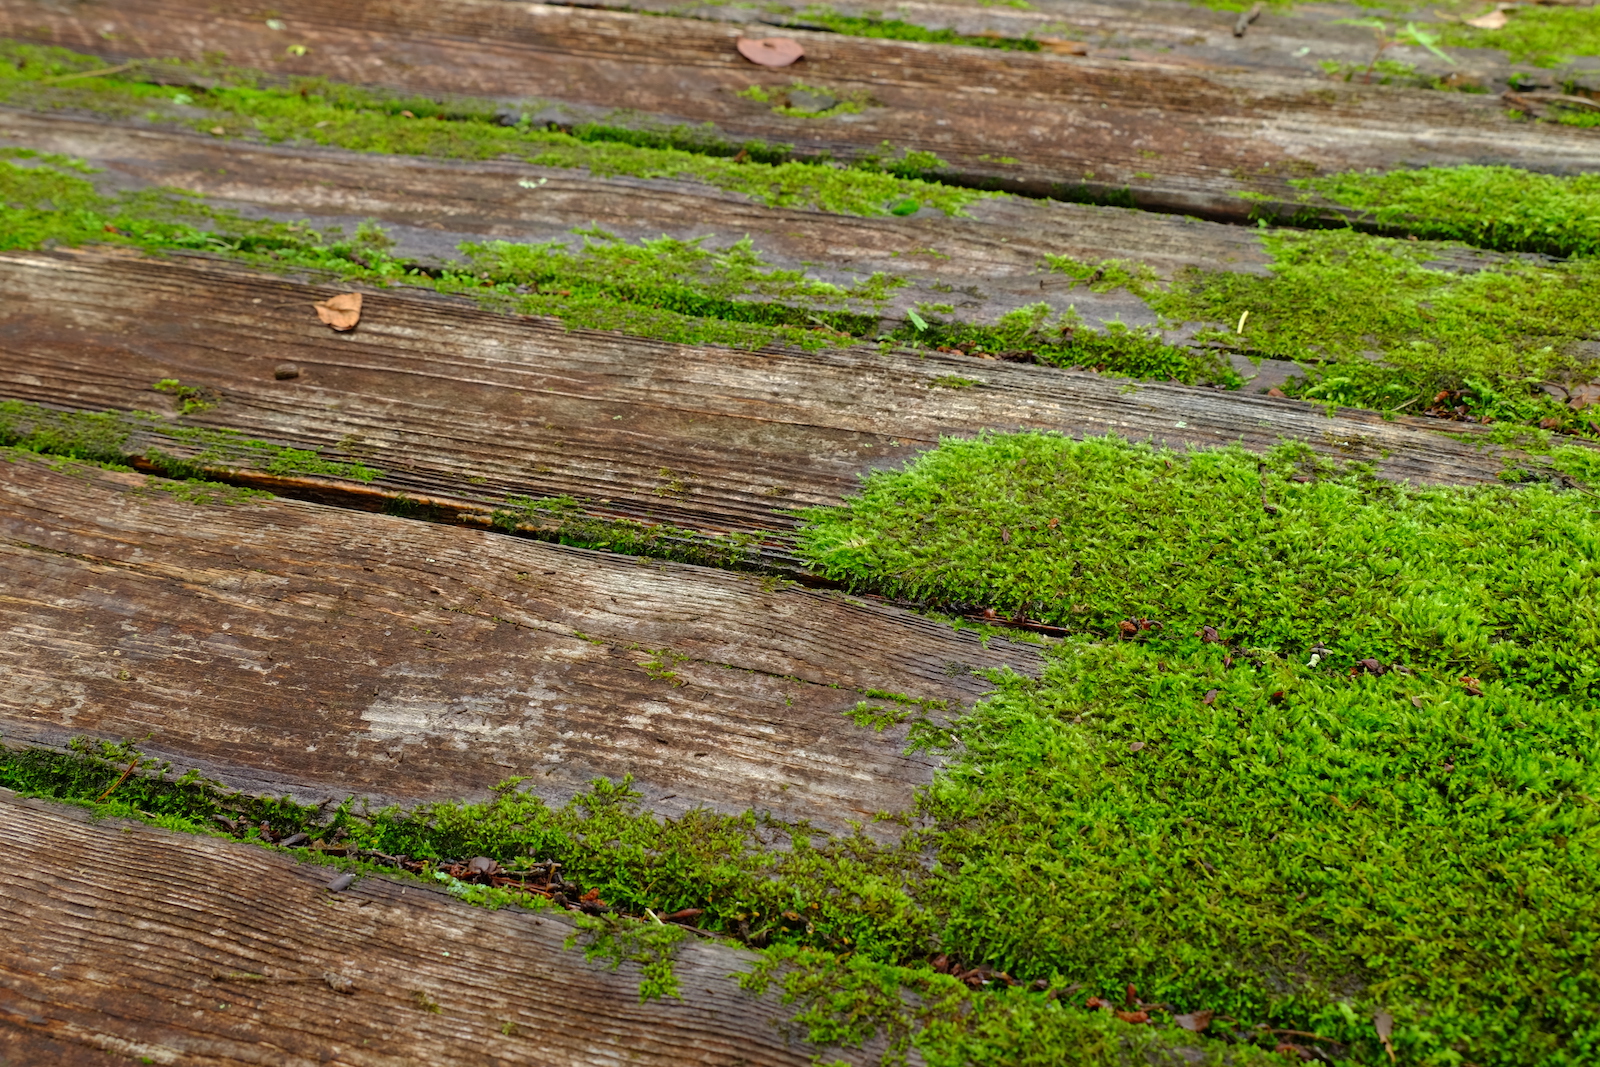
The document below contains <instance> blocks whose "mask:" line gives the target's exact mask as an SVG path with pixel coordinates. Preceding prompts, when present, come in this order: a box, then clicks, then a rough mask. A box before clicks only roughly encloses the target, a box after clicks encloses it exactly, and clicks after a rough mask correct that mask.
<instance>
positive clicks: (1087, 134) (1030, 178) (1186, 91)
mask: <svg viewBox="0 0 1600 1067" xmlns="http://www.w3.org/2000/svg"><path fill="white" fill-rule="evenodd" d="M275 11H276V13H277V15H278V18H279V20H280V21H282V22H283V23H284V25H285V26H286V29H285V30H283V31H278V30H274V29H271V28H270V27H268V26H267V24H266V20H265V19H264V18H262V17H261V16H260V14H259V12H257V11H256V9H254V8H245V7H242V6H241V7H219V6H205V5H200V4H197V3H194V2H193V0H127V2H125V3H122V4H119V5H117V7H116V8H115V9H101V8H95V9H93V11H92V13H91V12H89V11H86V10H83V9H77V8H71V9H68V8H61V7H58V6H56V5H53V4H47V3H44V2H43V0H6V2H5V3H4V4H3V5H0V33H4V34H6V35H8V36H15V37H20V38H23V39H28V40H38V41H46V42H49V43H54V44H60V45H66V46H68V47H72V48H76V49H79V50H84V51H90V52H95V53H99V54H106V55H115V56H119V57H136V56H145V57H151V56H182V57H187V58H192V59H199V58H201V57H202V56H203V55H207V54H210V55H222V56H224V57H226V58H227V59H228V60H229V61H231V62H234V63H238V64H244V65H248V66H252V67H259V68H262V69H265V70H268V71H270V72H272V73H274V74H280V75H289V74H319V75H325V76H329V77H333V78H337V79H340V80H344V81H351V82H356V83H363V84H376V85H388V86H393V87H399V88H406V89H411V90H419V91H432V92H438V91H452V92H462V93H472V94H479V95H486V96H493V97H505V98H521V99H527V98H533V97H538V98H544V99H546V100H548V101H550V102H552V103H555V104H559V105H561V106H562V107H566V108H567V109H568V110H567V111H566V112H561V110H560V108H556V109H555V110H553V111H551V112H550V114H551V115H556V114H558V113H565V114H570V115H571V116H573V117H574V118H579V117H583V116H585V115H589V116H595V115H600V114H603V113H613V112H614V113H616V114H618V115H624V114H628V115H633V116H635V118H637V117H638V116H653V117H654V119H653V121H658V122H659V121H675V122H682V121H689V122H709V123H712V124H714V125H715V126H716V128H718V129H720V130H722V131H724V132H725V133H727V134H729V135H731V136H736V137H761V138H765V139H768V140H772V141H779V142H785V143H793V144H795V145H797V146H799V147H800V148H801V149H802V150H803V151H805V152H809V153H820V152H828V153H831V154H833V155H835V156H842V157H853V156H856V155H859V154H861V153H863V152H869V151H870V152H876V151H878V150H879V146H880V145H881V144H882V143H884V142H888V143H890V144H892V145H894V146H896V147H897V148H904V149H908V150H920V151H931V152H935V153H937V154H938V155H939V156H940V157H942V158H943V159H944V160H945V161H946V172H947V174H948V176H949V177H950V178H951V179H953V180H957V181H963V182H979V183H985V184H992V185H996V186H998V187H1004V188H1012V189H1017V190H1020V191H1026V192H1029V193H1032V194H1037V195H1055V196H1063V197H1068V198H1082V197H1083V196H1085V195H1113V194H1114V195H1119V196H1122V195H1126V196H1129V197H1131V198H1132V200H1133V201H1134V202H1135V203H1137V204H1139V205H1140V206H1144V207H1150V208H1159V209H1162V210H1172V211H1180V212H1186V213H1192V214H1210V215H1215V216H1218V217H1226V218H1242V217H1244V216H1245V215H1246V214H1247V213H1248V211H1249V209H1250V207H1251V205H1250V203H1249V202H1247V201H1244V200H1241V199H1239V197H1238V196H1237V193H1238V191H1239V190H1241V189H1252V190H1256V191H1260V192H1265V193H1267V194H1269V195H1285V196H1287V195H1288V194H1289V193H1290V192H1291V190H1290V187H1289V186H1288V185H1287V184H1286V183H1287V181H1288V179H1289V178H1291V177H1295V176H1303V175H1304V174H1307V173H1314V172H1318V171H1328V170H1345V169H1351V168H1369V167H1370V168H1378V169H1385V170H1387V169H1393V168H1395V167H1404V166H1412V165H1419V164H1453V163H1465V162H1473V163H1486V162H1499V163H1508V164H1516V165H1520V166H1528V167H1532V168H1534V169H1539V170H1549V171H1559V172H1580V171H1584V170H1592V169H1594V167H1595V166H1596V165H1597V164H1600V137H1597V136H1596V135H1595V134H1594V132H1593V131H1591V130H1586V129H1578V128H1573V127H1567V126H1558V125H1550V124H1534V123H1526V122H1519V121H1515V120H1513V119H1512V118H1510V117H1508V116H1507V115H1506V113H1505V109H1504V107H1503V106H1502V104H1501V103H1500V101H1499V100H1498V99H1496V98H1494V97H1489V96H1481V95H1473V94H1464V93H1440V92H1432V91H1425V90H1407V89H1398V88H1392V87H1384V86H1372V85H1364V84H1356V83H1342V82H1340V83H1330V82H1329V81H1327V80H1326V79H1320V78H1316V77H1312V76H1309V75H1307V76H1291V75H1286V74H1280V73H1268V72H1251V71H1243V72H1239V71H1224V70H1209V71H1208V70H1202V69H1199V68H1196V67H1194V66H1188V67H1185V66H1180V65H1172V64H1162V63H1154V62H1134V61H1128V62H1124V61H1119V60H1115V59H1107V58H1100V57H1073V56H1060V55H1051V54H1038V53H1019V52H998V51H995V50H992V49H979V48H965V47H951V46H941V45H926V44H920V43H914V42H905V41H891V40H874V39H864V38H855V37H847V36H844V35H840V34H818V33H808V32H805V31H793V32H792V34H791V35H792V36H794V37H796V38H797V39H800V40H802V41H803V43H804V44H805V46H806V48H807V58H806V59H805V60H804V70H803V71H802V70H800V69H798V68H795V69H791V70H781V71H769V70H766V69H764V68H757V67H754V66H753V65H751V64H749V63H748V62H746V61H745V60H743V59H742V58H740V57H739V56H738V54H737V52H736V51H735V50H734V48H733V42H734V39H735V38H736V37H738V36H739V35H740V34H741V33H742V32H743V31H742V30H741V29H739V28H738V27H736V26H731V25H727V24H722V23H714V22H707V21H701V20H693V19H676V18H666V17H657V16H649V15H639V14H631V13H622V12H606V11H594V10H582V9H574V8H560V7H550V6H546V5H538V4H535V5H523V4H513V3H506V2H504V0H391V2H389V3H386V4H383V5H372V4H365V3H359V2H357V0H286V3H284V4H280V5H279V6H278V7H277V8H275ZM286 42H288V43H290V44H294V45H300V46H304V53H303V54H296V53H297V52H298V51H299V50H298V49H297V50H296V52H286V51H285V43H286ZM797 76H799V77H803V78H804V79H805V80H806V81H807V82H808V83H810V84H814V85H821V86H822V87H824V88H826V89H828V90H829V91H831V92H836V93H839V94H842V95H844V96H845V97H848V96H850V95H851V94H865V97H866V99H867V100H868V101H869V103H870V105H871V106H868V107H866V109H865V110H863V111H862V112H860V113H858V114H848V115H839V116H834V117H831V118H826V119H817V118H804V117H793V116H786V115H782V114H779V113H777V112H775V111H774V110H772V109H771V108H770V107H769V106H768V105H767V104H763V103H760V102H758V101H755V100H751V99H747V98H744V97H741V96H739V95H738V94H739V93H740V92H742V91H744V90H746V89H747V88H749V87H750V86H752V85H756V86H765V87H768V88H774V89H779V88H782V87H783V86H786V85H788V84H789V83H790V82H791V80H793V79H794V78H795V77H797ZM572 109H577V110H572ZM1007 159H1014V160H1016V161H1017V162H1015V163H1008V162H1004V160H1007ZM1146 175H1149V176H1148V177H1146Z"/></svg>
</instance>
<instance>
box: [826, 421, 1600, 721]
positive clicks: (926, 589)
mask: <svg viewBox="0 0 1600 1067" xmlns="http://www.w3.org/2000/svg"><path fill="white" fill-rule="evenodd" d="M1586 500H1587V498H1586V497H1584V496H1582V495H1575V494H1563V493H1559V492H1553V491H1551V490H1548V489H1541V488H1528V489H1521V490H1510V489H1499V488H1486V489H1475V490H1404V489H1400V488H1397V487H1394V486H1392V485H1390V484H1388V483H1382V482H1376V481H1372V480H1370V479H1369V478H1367V477H1366V476H1364V475H1362V474H1361V473H1360V472H1359V471H1357V472H1355V473H1337V472H1334V471H1331V470H1330V469H1329V468H1328V467H1327V465H1326V463H1325V462H1324V461H1320V460H1317V459H1315V458H1314V457H1313V454H1311V453H1310V452H1309V451H1307V450H1305V449H1304V448H1303V446H1293V447H1291V446H1285V447H1284V448H1282V449H1279V450H1278V451H1276V452H1273V453H1271V454H1269V455H1267V456H1265V457H1261V456H1257V455H1254V454H1250V453H1246V452H1243V451H1241V450H1232V451H1221V452H1203V453H1195V454H1194V455H1192V456H1187V457H1186V456H1182V455H1170V454H1162V453H1159V452H1156V451H1153V450H1150V449H1145V448H1139V447H1134V446H1130V445H1125V444H1123V443H1121V442H1119V441H1116V440H1115V439H1103V440H1091V441H1084V442H1074V441H1072V440H1070V439H1067V438H1062V437H1054V436H1049V435H1032V434H1024V435H1013V436H1002V437H985V438H979V439H976V440H970V441H948V442H946V443H945V444H943V445H942V446H941V447H940V448H939V449H937V450H936V451H934V452H932V453H929V454H928V455H926V456H924V457H922V458H921V459H919V460H918V461H917V462H916V463H914V464H913V465H912V466H911V467H909V468H908V469H907V470H905V471H904V472H892V473H883V474H876V475H873V476H871V477H870V478H869V479H868V480H867V482H866V485H865V487H864V489H863V493H862V495H861V497H860V498H859V499H858V500H856V501H855V502H853V503H852V504H851V505H850V506H849V507H848V508H845V509H843V510H838V511H830V510H817V511H810V512H805V513H803V514H804V515H805V517H806V518H807V519H808V521H809V523H810V525H809V526H808V527H807V529H806V531H805V532H804V533H803V535H802V540H801V548H802V551H803V552H804V553H805V554H806V555H807V556H808V557H809V558H811V559H812V560H813V561H814V563H815V565H816V566H817V567H818V569H819V570H820V571H821V572H822V573H823V574H825V575H827V576H828V577H831V578H835V579H838V580H842V581H846V582H851V583H855V584H860V585H863V586H870V587H871V588H873V589H875V590H878V591H883V592H890V593H893V594H894V595H898V596H907V597H912V598H916V599H933V600H935V601H937V602H946V603H955V604H961V605H978V606H987V607H993V608H995V609H996V610H998V611H1001V612H1003V613H1005V614H1007V615H1016V614H1025V615H1026V616H1027V617H1028V618H1034V619H1040V620H1043V621H1045V622H1049V623H1053V624H1056V625H1062V626H1067V627H1069V628H1071V629H1073V630H1075V631H1082V632H1088V633H1094V634H1101V635H1106V636H1113V637H1114V636H1117V635H1118V634H1119V633H1120V632H1121V629H1122V623H1123V621H1124V620H1127V619H1139V618H1159V619H1162V620H1163V625H1165V626H1166V627H1167V628H1168V629H1169V630H1172V631H1174V632H1181V633H1184V634H1188V633H1192V632H1194V631H1196V630H1198V629H1200V628H1201V627H1203V626H1206V625H1210V626H1215V627H1219V628H1221V629H1222V630H1224V631H1225V632H1226V633H1228V634H1229V635H1230V639H1232V640H1237V641H1238V642H1240V643H1241V644H1243V645H1247V646H1249V647H1252V648H1257V649H1263V650H1269V651H1270V652H1272V654H1282V655H1296V654H1299V653H1300V650H1303V649H1309V648H1311V647H1313V646H1316V645H1319V644H1320V645H1322V646H1324V647H1325V648H1327V649H1336V650H1339V652H1338V655H1340V656H1342V657H1344V659H1343V660H1342V662H1344V663H1345V664H1346V665H1349V664H1350V663H1353V662H1355V661H1357V660H1361V659H1365V658H1370V657H1377V658H1378V659H1380V660H1382V661H1383V662H1385V663H1390V662H1401V663H1406V664H1409V665H1411V666H1414V667H1424V666H1425V667H1426V668H1427V669H1429V670H1435V671H1438V672H1441V673H1451V672H1453V673H1455V674H1468V675H1473V676H1477V677H1482V678H1496V679H1501V678H1516V679H1518V680H1519V682H1520V684H1522V685H1528V686H1533V687H1534V688H1535V689H1537V690H1538V691H1541V692H1549V693H1552V694H1560V695H1563V696H1565V695H1571V696H1574V697H1583V698H1585V699H1590V698H1593V697H1595V696H1600V665H1596V664H1595V663H1594V662H1593V661H1592V660H1591V657H1590V656H1589V655H1588V654H1587V653H1584V652H1580V651H1578V650H1579V649H1584V648H1588V647H1590V645H1591V643H1593V642H1595V641H1596V640H1597V639H1600V628H1597V626H1600V623H1595V622H1593V621H1591V620H1593V619H1595V618H1597V617H1600V615H1597V608H1600V592H1597V591H1596V590H1595V589H1593V588H1591V586H1590V583H1589V581H1588V579H1587V578H1586V577H1585V576H1584V575H1585V573H1586V570H1585V568H1588V567H1589V566H1590V565H1591V564H1589V563H1588V562H1585V558H1586V557H1584V556H1583V555H1582V553H1583V552H1586V551H1588V549H1586V548H1582V547H1580V546H1585V545H1587V544H1588V543H1589V542H1588V538H1589V537H1590V525H1591V523H1592V522H1593V518H1592V515H1591V511H1590V507H1589V505H1588V504H1587V503H1586ZM1446 589H1448V592H1445V590H1446ZM1574 598H1578V599H1574ZM1591 598H1594V602H1593V603H1591ZM1332 654H1333V653H1325V654H1324V655H1325V656H1326V655H1332Z"/></svg>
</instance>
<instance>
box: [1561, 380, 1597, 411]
mask: <svg viewBox="0 0 1600 1067" xmlns="http://www.w3.org/2000/svg"><path fill="white" fill-rule="evenodd" d="M1596 401H1600V383H1597V382H1590V383H1588V384H1587V385H1580V386H1578V387H1577V388H1576V389H1574V390H1572V393H1571V395H1570V397H1569V399H1568V400H1567V407H1569V408H1571V409H1572V410H1573V411H1582V410H1583V409H1584V408H1586V407H1589V406H1590V405H1592V404H1594V403H1595V402H1596Z"/></svg>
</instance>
